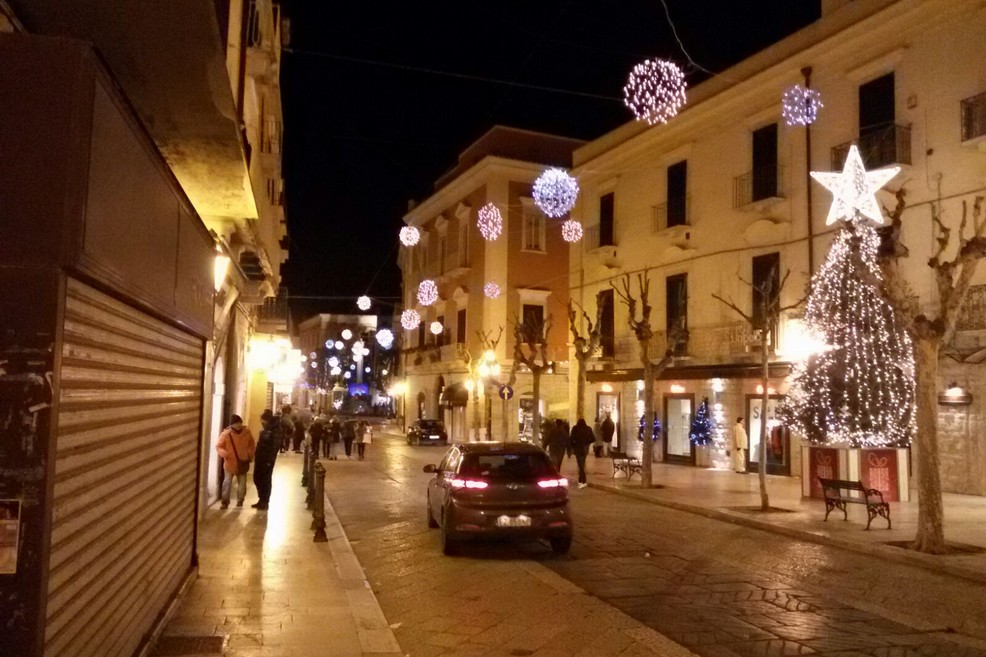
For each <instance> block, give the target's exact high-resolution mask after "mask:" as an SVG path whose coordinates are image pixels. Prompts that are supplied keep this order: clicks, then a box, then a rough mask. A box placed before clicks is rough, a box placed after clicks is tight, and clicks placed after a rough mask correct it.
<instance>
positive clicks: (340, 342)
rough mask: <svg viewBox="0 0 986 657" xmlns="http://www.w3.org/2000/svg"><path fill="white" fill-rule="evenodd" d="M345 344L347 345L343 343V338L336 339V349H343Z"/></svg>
mask: <svg viewBox="0 0 986 657" xmlns="http://www.w3.org/2000/svg"><path fill="white" fill-rule="evenodd" d="M345 346H346V345H344V344H343V343H342V340H336V349H342V348H343V347H345Z"/></svg>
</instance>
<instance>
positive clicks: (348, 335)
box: [342, 329, 353, 340]
mask: <svg viewBox="0 0 986 657" xmlns="http://www.w3.org/2000/svg"><path fill="white" fill-rule="evenodd" d="M351 337H353V332H352V331H350V330H349V329H342V339H343V340H348V339H349V338H351Z"/></svg>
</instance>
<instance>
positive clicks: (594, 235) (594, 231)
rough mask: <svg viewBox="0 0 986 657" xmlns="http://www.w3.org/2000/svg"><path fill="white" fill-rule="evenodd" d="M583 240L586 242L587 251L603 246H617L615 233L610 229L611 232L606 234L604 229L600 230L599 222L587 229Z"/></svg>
mask: <svg viewBox="0 0 986 657" xmlns="http://www.w3.org/2000/svg"><path fill="white" fill-rule="evenodd" d="M582 242H583V243H584V244H585V250H586V251H592V250H594V249H598V248H599V247H601V246H616V237H615V235H613V233H612V231H610V232H609V234H606V235H604V234H603V233H602V231H600V226H599V224H596V225H595V226H589V227H588V228H586V229H585V234H584V235H583V237H582Z"/></svg>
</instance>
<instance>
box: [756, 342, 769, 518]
mask: <svg viewBox="0 0 986 657" xmlns="http://www.w3.org/2000/svg"><path fill="white" fill-rule="evenodd" d="M769 338H770V334H769V332H768V331H767V330H762V331H760V359H761V364H762V365H763V374H762V377H761V378H762V380H761V382H760V383H761V386H762V387H763V393H762V395H761V397H760V446H759V447H758V450H759V452H760V453H759V454H757V474H758V476H759V478H760V510H761V511H767V510H768V509H770V498H768V497H767V404H768V403H769V400H770V360H769V353H768V352H767V347H768V340H769Z"/></svg>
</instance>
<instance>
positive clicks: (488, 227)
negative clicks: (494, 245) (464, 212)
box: [476, 202, 503, 242]
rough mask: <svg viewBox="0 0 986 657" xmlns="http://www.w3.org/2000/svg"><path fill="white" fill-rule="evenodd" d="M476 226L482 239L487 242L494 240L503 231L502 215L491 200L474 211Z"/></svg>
mask: <svg viewBox="0 0 986 657" xmlns="http://www.w3.org/2000/svg"><path fill="white" fill-rule="evenodd" d="M476 226H477V227H478V228H479V234H480V235H482V236H483V239H484V240H486V241H487V242H493V241H494V240H496V238H498V237H499V236H500V233H502V232H503V215H501V214H500V208H498V207H496V206H495V205H493V203H492V202H490V203H487V204H486V205H484V206H483V207H481V208H480V209H479V212H477V213H476Z"/></svg>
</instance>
